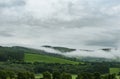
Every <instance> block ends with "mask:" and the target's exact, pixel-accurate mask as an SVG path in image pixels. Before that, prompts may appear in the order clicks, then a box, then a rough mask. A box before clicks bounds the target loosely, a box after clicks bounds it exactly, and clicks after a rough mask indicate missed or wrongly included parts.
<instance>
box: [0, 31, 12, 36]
mask: <svg viewBox="0 0 120 79" xmlns="http://www.w3.org/2000/svg"><path fill="white" fill-rule="evenodd" d="M1 36H2V37H13V36H14V35H13V34H11V33H9V32H7V31H0V37H1Z"/></svg>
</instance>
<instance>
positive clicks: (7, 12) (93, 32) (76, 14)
mask: <svg viewBox="0 0 120 79" xmlns="http://www.w3.org/2000/svg"><path fill="white" fill-rule="evenodd" d="M9 1H11V2H9ZM29 1H31V2H29ZM41 3H43V4H41ZM53 4H54V5H53ZM119 4H120V2H119V1H115V0H91V1H89V0H75V1H73V0H8V1H6V2H2V1H1V2H0V7H1V8H0V29H2V28H4V29H6V28H8V29H6V32H4V31H2V32H0V36H2V37H0V38H3V39H5V38H4V37H10V38H9V39H14V40H15V39H16V40H19V41H22V40H25V41H30V42H31V43H32V45H33V46H36V47H37V46H38V47H39V45H40V44H52V45H64V46H73V47H75V46H77V47H82V46H111V47H115V46H117V45H118V43H119V41H118V40H119V39H120V38H118V37H119V36H118V35H119V34H120V32H118V31H117V30H116V29H120V27H119V25H120V23H119V20H120V16H119V15H118V14H119V12H120V9H119V7H120V6H118V5H119ZM116 7H117V8H116ZM111 12H112V13H111ZM115 28H116V29H115ZM102 29H103V30H108V31H107V32H108V33H106V32H105V33H103V31H102ZM114 29H115V30H114ZM8 30H10V31H12V32H7V31H8ZM116 31H117V32H116ZM104 34H106V35H108V38H107V39H106V37H107V36H106V35H104ZM109 36H110V37H109ZM95 38H96V39H95ZM1 40H2V39H1ZM7 41H9V40H7ZM19 41H15V42H17V44H18V43H19ZM9 42H11V41H9ZM15 42H14V43H15ZM30 42H28V44H29V43H30ZM24 43H25V42H24ZM24 43H22V44H24ZM12 44H13V42H12ZM15 44H16V43H15Z"/></svg>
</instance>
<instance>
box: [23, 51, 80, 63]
mask: <svg viewBox="0 0 120 79" xmlns="http://www.w3.org/2000/svg"><path fill="white" fill-rule="evenodd" d="M25 62H44V63H60V64H78V62H75V61H71V60H67V59H62V58H56V57H52V56H47V55H40V54H27V53H26V54H25Z"/></svg>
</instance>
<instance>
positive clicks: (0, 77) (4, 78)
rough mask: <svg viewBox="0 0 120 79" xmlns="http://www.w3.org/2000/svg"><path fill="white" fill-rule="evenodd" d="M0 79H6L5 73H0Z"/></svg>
mask: <svg viewBox="0 0 120 79" xmlns="http://www.w3.org/2000/svg"><path fill="white" fill-rule="evenodd" d="M0 79H7V73H6V72H5V71H2V70H1V71H0Z"/></svg>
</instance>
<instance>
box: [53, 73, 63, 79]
mask: <svg viewBox="0 0 120 79" xmlns="http://www.w3.org/2000/svg"><path fill="white" fill-rule="evenodd" d="M52 77H53V79H61V74H60V72H58V71H55V72H53V74H52Z"/></svg>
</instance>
